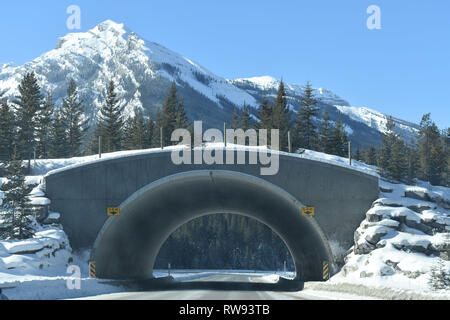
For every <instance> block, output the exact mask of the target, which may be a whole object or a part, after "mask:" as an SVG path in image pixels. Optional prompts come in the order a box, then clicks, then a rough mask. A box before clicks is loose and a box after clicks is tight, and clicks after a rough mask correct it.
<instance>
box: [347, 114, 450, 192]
mask: <svg viewBox="0 0 450 320" xmlns="http://www.w3.org/2000/svg"><path fill="white" fill-rule="evenodd" d="M393 129H394V121H393V119H392V117H390V118H389V120H388V123H387V131H386V133H385V134H384V135H383V141H382V144H381V145H380V146H378V148H375V147H374V146H373V145H372V146H370V148H368V149H365V148H364V147H363V148H361V149H359V150H357V151H356V153H355V158H356V160H359V161H362V162H365V163H367V164H369V165H376V166H378V171H379V174H380V175H381V176H383V177H385V178H388V179H391V180H393V181H399V182H404V183H407V184H414V182H415V179H421V180H424V181H429V182H430V183H431V184H432V185H442V186H447V187H448V186H450V149H449V146H450V129H447V130H446V131H442V132H441V131H439V129H438V127H437V126H436V124H435V123H434V122H433V121H432V120H431V115H430V114H426V115H424V116H423V118H422V121H421V122H420V130H419V133H418V136H417V137H416V139H414V140H412V141H410V143H406V142H405V141H403V139H401V138H400V137H399V135H397V134H396V133H395V132H394V130H393Z"/></svg>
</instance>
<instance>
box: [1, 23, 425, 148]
mask: <svg viewBox="0 0 450 320" xmlns="http://www.w3.org/2000/svg"><path fill="white" fill-rule="evenodd" d="M31 71H34V72H35V73H36V75H37V78H38V81H39V83H40V85H41V87H42V88H43V94H45V92H51V93H52V95H53V99H54V100H55V102H56V105H60V104H61V102H62V99H63V98H64V97H65V96H66V91H67V87H68V84H69V80H70V78H73V79H74V80H75V82H76V83H77V85H78V89H79V94H80V98H81V100H82V101H83V105H84V107H85V113H86V115H87V116H88V117H89V118H90V119H91V121H92V122H94V121H95V118H96V115H97V113H98V110H99V108H100V107H101V104H102V102H103V101H104V95H105V88H106V86H107V83H108V81H109V80H114V81H115V83H116V90H117V93H118V96H119V97H120V99H121V103H122V105H124V107H125V108H124V110H125V116H128V115H133V113H134V109H135V108H142V109H144V114H145V115H149V114H153V115H155V114H156V110H157V109H158V108H160V107H161V105H162V103H163V101H164V98H165V96H166V94H167V90H168V88H169V86H170V82H172V81H175V82H176V83H177V85H178V89H179V91H178V92H179V96H180V97H182V98H183V101H184V103H185V107H186V111H187V115H188V116H189V117H190V118H191V120H196V119H202V120H203V121H204V122H205V123H206V125H207V126H214V127H217V126H220V127H222V125H223V122H229V121H231V115H232V113H233V109H234V107H235V106H236V107H238V108H241V107H242V106H243V105H244V103H246V104H247V105H250V106H252V107H254V108H257V107H258V105H259V104H260V103H261V102H262V99H263V97H264V96H269V97H271V98H274V97H275V96H276V94H277V89H278V86H279V83H280V81H279V80H277V79H275V78H273V77H270V76H262V77H253V78H241V79H235V80H226V79H224V78H222V77H220V76H216V75H214V74H213V73H212V72H210V71H208V70H207V69H205V68H204V67H202V66H200V65H199V64H197V63H195V62H193V61H192V60H190V59H188V58H185V57H183V56H182V55H180V54H178V53H175V52H173V51H171V50H169V49H167V48H165V47H163V46H161V45H159V44H157V43H154V42H149V41H146V40H144V39H142V38H141V37H139V36H138V35H137V34H135V33H134V32H132V31H131V30H129V29H128V28H127V27H126V26H125V25H124V24H119V23H116V22H113V21H111V20H107V21H105V22H103V23H101V24H99V25H98V26H96V27H94V28H93V29H91V30H89V31H87V32H79V33H70V34H67V35H66V36H64V37H62V38H60V39H59V40H58V42H57V46H56V48H55V49H54V50H51V51H49V52H47V53H44V54H43V55H41V56H40V57H38V58H36V59H35V60H33V61H31V62H29V63H26V64H24V65H23V66H15V65H14V64H12V63H8V64H0V93H2V92H4V93H5V96H6V97H9V98H10V99H11V100H14V96H16V95H17V94H18V86H19V83H20V81H21V80H22V78H23V76H24V74H25V73H26V72H31ZM285 87H286V92H287V99H288V103H289V105H290V107H291V109H292V110H293V111H294V112H295V111H296V110H297V108H298V107H299V105H300V98H301V96H302V95H303V94H304V86H303V85H297V84H288V83H286V84H285ZM315 95H316V98H317V100H318V102H319V106H320V108H321V112H324V110H325V109H329V111H330V116H331V120H333V121H336V120H337V118H338V117H340V116H341V115H342V114H343V115H345V116H344V117H342V118H343V119H342V120H343V123H344V124H345V125H346V127H347V128H348V129H349V133H353V134H351V137H350V138H351V139H352V142H354V143H355V146H361V145H370V144H374V145H376V144H378V143H379V142H380V140H381V135H380V132H383V131H384V130H385V122H386V119H387V117H386V116H385V115H383V114H381V113H378V112H376V111H373V110H370V109H367V108H360V109H358V108H353V107H350V104H349V103H348V102H347V101H346V100H344V99H343V98H341V97H339V96H338V95H336V94H334V93H333V92H331V91H330V90H328V89H324V88H317V89H316V90H315ZM335 106H336V107H335ZM252 112H253V110H252ZM252 116H254V114H253V115H252ZM395 121H396V129H395V130H397V131H398V132H399V133H400V134H401V135H402V137H404V138H405V140H407V141H409V140H410V138H411V137H412V136H413V135H414V134H415V133H416V132H417V125H415V124H411V123H408V122H406V121H402V120H399V119H395ZM91 124H93V123H91ZM91 127H93V126H91Z"/></svg>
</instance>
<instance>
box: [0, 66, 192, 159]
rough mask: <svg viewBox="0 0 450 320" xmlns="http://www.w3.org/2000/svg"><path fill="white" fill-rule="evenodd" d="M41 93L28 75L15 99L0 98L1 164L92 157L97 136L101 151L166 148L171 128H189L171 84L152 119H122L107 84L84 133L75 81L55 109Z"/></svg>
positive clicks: (112, 86) (136, 114)
mask: <svg viewBox="0 0 450 320" xmlns="http://www.w3.org/2000/svg"><path fill="white" fill-rule="evenodd" d="M41 92H42V90H41V88H40V87H39V84H38V82H37V79H36V76H35V74H34V73H33V72H31V73H27V74H26V75H25V76H24V78H23V79H22V81H21V83H20V85H19V95H18V96H17V97H15V99H12V101H8V100H7V99H6V98H4V99H1V97H0V103H1V106H0V162H7V161H9V160H12V159H22V160H26V159H27V160H29V163H30V160H31V159H33V158H37V159H50V158H70V157H77V156H83V155H90V154H95V153H97V152H98V151H99V137H101V145H102V148H101V151H102V152H116V151H122V150H133V149H146V148H151V147H157V146H158V147H159V146H160V145H161V142H162V143H163V145H170V144H171V143H170V135H171V133H172V131H173V130H175V129H177V128H188V127H189V126H190V123H189V121H188V118H187V116H186V113H185V111H184V106H183V102H182V100H181V99H179V98H178V97H177V92H176V86H175V83H173V84H172V86H171V88H170V90H169V92H168V95H167V98H166V100H165V102H164V104H163V106H162V108H161V110H158V112H157V117H156V119H153V117H152V116H151V115H150V117H145V116H144V114H143V111H142V110H141V109H136V110H134V115H133V116H131V117H128V118H125V116H124V114H123V110H124V107H123V106H122V105H121V103H120V99H119V98H118V97H117V93H116V89H115V83H114V82H113V81H110V82H109V84H108V86H107V87H106V88H105V98H103V96H100V97H99V99H98V101H102V106H101V108H100V110H99V113H98V116H97V121H96V123H95V127H94V128H93V130H89V129H90V128H89V126H88V123H89V122H90V119H89V118H88V117H86V116H85V114H84V104H83V101H81V99H80V97H79V93H78V89H77V86H76V83H75V81H74V80H70V82H69V87H68V89H67V95H66V97H65V98H64V99H63V101H62V104H61V105H60V106H55V104H54V102H53V100H52V95H51V93H50V92H49V93H47V94H46V95H45V96H43V95H42V93H41ZM160 128H164V130H162V132H163V137H160V133H161V130H160ZM89 132H91V133H90V136H88V133H89ZM86 141H88V143H86Z"/></svg>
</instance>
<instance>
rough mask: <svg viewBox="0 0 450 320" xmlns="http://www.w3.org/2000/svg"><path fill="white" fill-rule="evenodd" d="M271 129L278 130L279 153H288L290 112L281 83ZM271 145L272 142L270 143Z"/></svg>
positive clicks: (281, 83)
mask: <svg viewBox="0 0 450 320" xmlns="http://www.w3.org/2000/svg"><path fill="white" fill-rule="evenodd" d="M272 125H273V129H279V131H280V141H279V147H280V150H281V151H288V143H287V135H288V132H289V130H290V129H291V111H290V110H289V107H288V104H287V98H286V90H285V88H284V83H283V81H281V82H280V85H279V87H278V93H277V97H276V99H275V105H274V107H273V113H272ZM271 145H273V141H271Z"/></svg>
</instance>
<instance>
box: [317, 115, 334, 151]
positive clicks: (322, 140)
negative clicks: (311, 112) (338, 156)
mask: <svg viewBox="0 0 450 320" xmlns="http://www.w3.org/2000/svg"><path fill="white" fill-rule="evenodd" d="M332 132H333V126H332V125H331V123H330V115H329V114H328V109H327V110H325V113H324V115H323V117H322V123H321V126H320V135H319V145H320V148H319V150H320V151H322V152H325V153H328V154H331V153H332V152H333V145H332V137H331V135H332Z"/></svg>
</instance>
